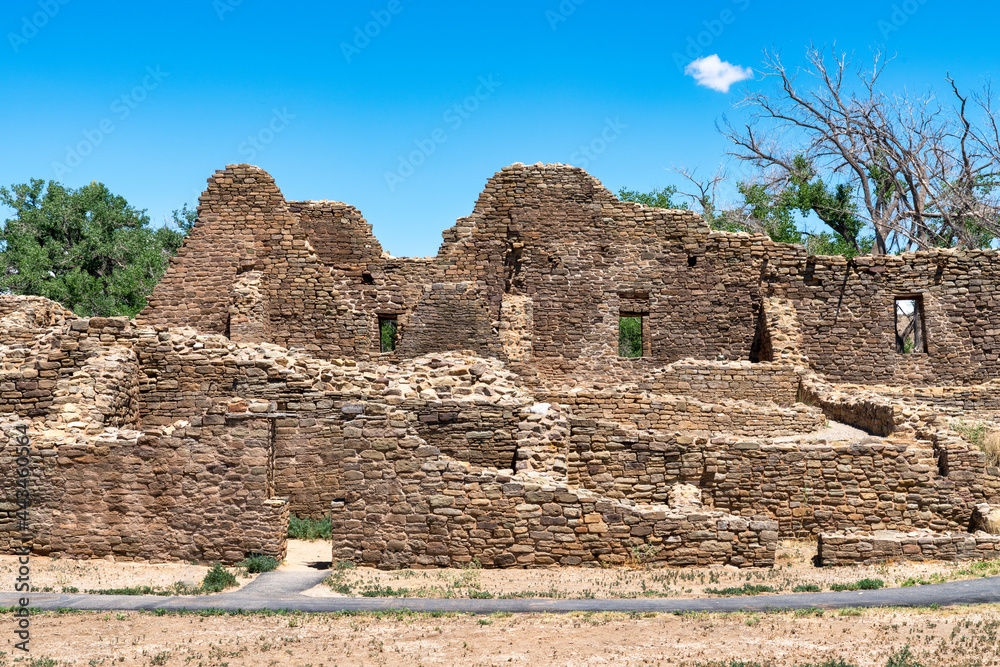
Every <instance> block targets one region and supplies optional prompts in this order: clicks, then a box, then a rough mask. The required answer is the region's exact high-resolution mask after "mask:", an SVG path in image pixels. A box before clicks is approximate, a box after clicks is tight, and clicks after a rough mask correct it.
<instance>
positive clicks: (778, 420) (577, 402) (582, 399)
mask: <svg viewBox="0 0 1000 667" xmlns="http://www.w3.org/2000/svg"><path fill="white" fill-rule="evenodd" d="M544 400H546V401H549V402H553V403H559V404H560V405H562V406H564V407H565V408H566V409H567V410H569V411H570V412H571V413H572V414H574V415H575V416H577V417H581V418H585V419H593V420H604V421H613V422H618V423H621V424H629V423H631V424H634V425H635V426H636V427H638V428H641V429H649V430H656V431H665V432H673V431H705V432H709V433H716V434H718V433H729V434H733V435H741V436H746V437H761V438H767V437H772V436H779V435H793V434H796V433H809V432H811V431H816V430H818V429H820V428H822V427H823V423H824V422H825V421H826V417H825V416H824V414H823V412H821V411H820V410H819V409H817V408H811V407H809V406H806V405H801V404H799V405H796V406H794V407H788V408H781V407H778V406H777V405H774V404H772V405H770V406H767V405H757V404H754V403H749V402H746V401H728V400H727V401H720V402H717V403H705V402H703V401H699V400H697V399H694V398H688V397H686V396H662V395H658V394H652V393H649V392H644V391H635V390H630V389H624V390H621V389H604V390H588V389H579V390H576V389H574V390H571V391H570V392H568V393H553V394H548V395H545V398H544Z"/></svg>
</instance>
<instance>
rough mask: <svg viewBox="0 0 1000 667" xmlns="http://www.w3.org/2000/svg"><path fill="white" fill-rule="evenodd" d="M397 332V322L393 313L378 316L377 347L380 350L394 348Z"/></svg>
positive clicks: (386, 350)
mask: <svg viewBox="0 0 1000 667" xmlns="http://www.w3.org/2000/svg"><path fill="white" fill-rule="evenodd" d="M398 333H399V324H398V323H397V322H396V316H395V315H379V316H378V335H379V349H381V351H382V352H392V351H394V350H395V349H396V339H397V337H398V336H397V334H398Z"/></svg>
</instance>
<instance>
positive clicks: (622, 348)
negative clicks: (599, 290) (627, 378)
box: [618, 313, 642, 359]
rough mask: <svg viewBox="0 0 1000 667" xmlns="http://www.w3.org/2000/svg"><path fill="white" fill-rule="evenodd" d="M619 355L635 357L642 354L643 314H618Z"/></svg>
mask: <svg viewBox="0 0 1000 667" xmlns="http://www.w3.org/2000/svg"><path fill="white" fill-rule="evenodd" d="M618 356H619V357H629V358H631V359H635V358H638V357H641V356H642V315H641V314H639V313H621V314H620V315H619V316H618Z"/></svg>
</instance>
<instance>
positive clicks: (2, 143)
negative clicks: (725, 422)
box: [0, 0, 1000, 256]
mask: <svg viewBox="0 0 1000 667" xmlns="http://www.w3.org/2000/svg"><path fill="white" fill-rule="evenodd" d="M974 7H975V9H971V10H970V9H962V10H957V9H956V6H955V5H954V3H945V2H942V1H941V0H923V1H921V0H908V1H906V2H898V1H897V2H883V1H880V0H869V1H866V2H854V1H846V2H839V3H792V2H767V3H765V2H763V1H762V0H721V1H718V2H698V3H688V2H684V3H680V2H622V1H619V2H610V1H609V0H549V1H545V0H542V1H539V2H527V1H521V0H509V1H508V2H505V3H489V4H487V3H478V2H468V1H466V2H435V3H432V2H428V1H426V0H376V1H371V2H369V1H353V2H338V3H311V2H295V1H293V0H289V1H287V2H284V3H273V2H265V1H264V0H175V1H173V2H169V3H166V2H162V3H161V2H146V3H143V2H135V1H130V2H118V1H104V2H96V1H94V0H5V2H4V3H3V8H2V9H0V35H2V37H3V39H2V43H0V88H2V90H3V104H2V106H0V118H2V120H3V122H2V124H0V127H2V128H3V133H2V138H0V147H2V149H0V184H3V185H10V184H12V183H20V182H24V181H27V180H28V179H30V178H44V179H54V180H59V181H61V182H63V183H65V184H67V185H70V186H73V187H79V186H81V185H84V184H86V183H89V182H90V181H94V180H96V181H102V182H104V183H106V184H107V185H108V186H109V187H110V188H111V190H112V191H113V192H115V193H117V194H121V195H123V196H125V197H126V198H127V199H128V200H129V201H130V202H131V203H132V204H133V205H135V206H137V207H139V208H145V209H148V212H149V214H150V216H151V217H152V218H153V220H154V221H155V222H157V223H160V222H162V220H163V218H164V216H166V215H168V214H169V212H170V211H171V210H173V209H175V208H179V207H180V206H181V205H182V204H184V203H189V204H192V205H193V204H196V203H197V197H198V194H199V193H200V192H201V190H203V189H204V186H205V181H206V179H207V178H208V177H209V176H210V175H211V174H212V172H213V171H215V170H216V169H221V168H223V167H225V165H227V164H232V163H239V162H249V163H252V164H256V165H259V166H261V167H263V168H264V169H266V170H268V171H269V172H270V173H271V174H272V175H273V176H274V177H275V178H276V180H277V182H278V185H279V187H281V189H282V191H283V192H284V194H285V196H286V197H287V198H288V199H335V200H340V201H344V202H347V203H350V204H353V205H354V206H357V207H358V208H359V209H360V210H361V212H362V213H363V214H364V215H365V217H366V218H367V219H368V221H369V222H370V223H372V224H373V225H374V228H375V233H376V235H377V236H378V238H379V240H380V241H381V242H382V245H383V247H384V248H386V249H387V250H389V251H390V252H392V253H393V254H395V255H397V256H419V255H429V254H433V253H435V252H436V251H437V248H438V245H439V244H440V241H441V231H442V230H443V229H446V228H447V227H450V226H451V225H452V224H454V221H455V219H456V218H458V217H461V216H463V215H467V214H468V213H469V212H471V210H472V207H473V204H474V202H475V199H476V197H477V195H478V194H479V192H480V191H481V190H482V188H483V185H484V184H485V182H486V180H487V179H488V178H489V177H490V176H492V175H493V174H494V172H496V171H498V170H499V169H501V168H502V167H504V166H506V165H508V164H511V163H513V162H525V163H534V162H539V161H541V162H563V163H570V164H574V165H576V166H580V167H584V168H586V169H587V170H588V171H589V172H590V173H591V174H593V175H594V176H596V177H597V178H599V179H600V180H601V181H602V182H603V183H604V185H605V186H607V187H608V188H610V189H612V190H618V189H619V188H620V187H622V186H628V187H630V188H637V189H648V188H650V187H652V186H658V187H662V186H664V185H667V184H671V183H679V182H680V181H679V178H678V177H677V176H676V175H675V174H674V173H672V172H671V171H669V169H670V167H671V166H672V165H677V166H680V165H685V166H687V167H689V168H694V167H697V168H699V170H700V172H712V171H714V170H715V168H716V167H718V166H719V164H720V163H721V162H723V161H724V160H725V152H726V150H727V147H728V146H727V143H726V142H725V140H724V139H723V138H722V137H720V136H719V134H718V132H717V131H716V128H715V124H716V121H717V120H718V119H719V118H720V117H721V116H722V115H723V114H727V113H729V114H731V115H733V117H737V118H738V114H739V112H738V111H737V112H733V111H732V105H733V103H734V101H735V100H737V99H738V95H739V89H740V88H741V86H743V85H750V86H759V85H761V83H760V82H759V81H754V80H752V79H751V80H748V81H745V82H743V83H738V84H736V85H734V86H733V87H732V89H730V90H729V91H728V92H720V91H718V90H713V89H711V88H709V87H706V86H704V85H698V83H697V82H696V81H695V79H694V78H693V77H692V76H689V75H685V73H684V64H685V63H688V62H690V61H691V60H694V59H695V58H699V57H705V56H710V55H718V57H719V58H720V59H721V61H725V62H728V63H732V64H733V65H734V66H738V67H742V68H746V67H749V68H756V67H757V66H758V63H759V61H760V59H761V54H762V51H763V49H765V48H775V49H779V50H780V51H781V52H782V54H783V57H784V59H785V60H786V61H787V62H790V63H800V62H801V61H802V59H803V56H804V50H805V47H806V46H807V45H808V44H809V42H815V43H817V44H824V43H825V44H832V43H833V42H836V44H837V47H838V48H839V49H842V50H846V51H850V52H855V53H856V55H857V56H858V57H859V58H864V57H867V56H868V55H869V53H870V49H871V48H872V47H873V46H875V45H877V44H884V45H885V47H886V48H887V49H888V50H889V51H890V52H894V53H896V55H897V59H896V61H895V62H894V63H893V64H892V66H891V68H890V70H889V72H888V76H887V78H886V79H885V80H884V85H886V86H887V87H902V86H909V87H911V88H917V89H919V90H923V89H925V88H926V87H928V86H931V85H933V86H936V87H937V88H938V89H941V90H942V92H943V88H942V86H943V83H944V77H945V74H946V72H948V71H950V72H951V74H952V76H953V77H955V78H956V80H957V81H958V82H959V83H960V84H961V85H963V86H964V87H965V88H966V89H971V88H976V87H979V86H980V85H981V83H982V81H983V78H984V77H989V76H997V75H998V74H1000V52H998V49H997V47H996V46H995V26H996V25H997V24H998V22H1000V7H998V6H997V4H996V3H985V2H982V3H975V4H974ZM366 31H367V33H368V34H365V32H366ZM456 105H458V106H457V107H456ZM585 146H591V147H592V148H593V147H596V148H599V149H601V150H599V151H594V150H591V152H590V154H589V155H588V154H586V153H585V152H583V151H581V147H585ZM736 169H738V167H736Z"/></svg>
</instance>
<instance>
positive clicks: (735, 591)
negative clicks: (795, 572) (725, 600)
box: [705, 584, 778, 596]
mask: <svg viewBox="0 0 1000 667" xmlns="http://www.w3.org/2000/svg"><path fill="white" fill-rule="evenodd" d="M705 592H706V593H708V594H709V595H727V596H733V595H759V594H761V593H777V592H778V589H777V588H772V587H771V586H763V585H761V584H743V585H742V586H740V587H739V588H732V587H730V588H706V589H705Z"/></svg>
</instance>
